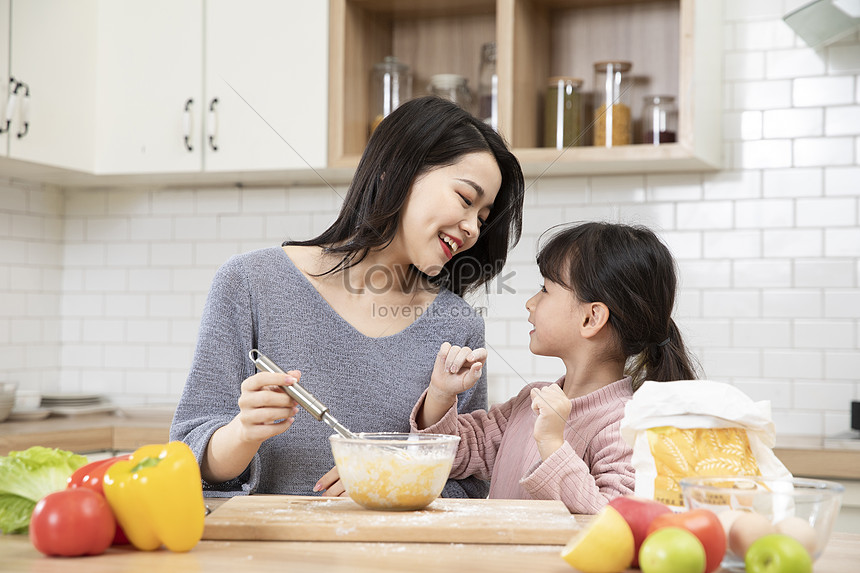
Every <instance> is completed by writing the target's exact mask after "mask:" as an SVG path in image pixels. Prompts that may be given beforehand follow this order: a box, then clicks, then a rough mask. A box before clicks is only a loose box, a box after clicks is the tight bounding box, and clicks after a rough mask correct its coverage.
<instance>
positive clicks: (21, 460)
mask: <svg viewBox="0 0 860 573" xmlns="http://www.w3.org/2000/svg"><path fill="white" fill-rule="evenodd" d="M86 463H87V458H85V457H84V456H80V455H78V454H74V453H72V452H68V451H66V450H58V449H55V448H45V447H42V446H33V447H32V448H28V449H26V450H24V451H22V452H9V455H8V456H3V457H0V532H2V533H24V532H26V531H27V528H28V527H29V525H30V516H31V515H32V513H33V508H35V507H36V503H37V502H38V501H39V500H40V499H42V498H43V497H45V496H46V495H48V494H49V493H53V492H55V491H59V490H61V489H65V487H66V482H67V480H68V479H69V476H71V475H72V474H73V473H75V470H76V469H78V468H79V467H81V466H83V465H85V464H86Z"/></svg>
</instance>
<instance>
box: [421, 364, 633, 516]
mask: <svg viewBox="0 0 860 573" xmlns="http://www.w3.org/2000/svg"><path fill="white" fill-rule="evenodd" d="M554 383H555V384H561V385H563V384H564V377H562V378H561V379H560V380H558V381H556V382H554ZM548 384H552V382H538V383H534V384H529V385H527V386H525V387H524V388H523V389H522V390H521V391H520V393H519V394H518V395H517V396H515V397H514V398H511V399H510V400H508V401H507V402H505V403H503V404H497V405H494V406H492V407H490V409H489V410H475V411H474V412H471V413H469V414H460V415H458V414H457V407H456V403H455V404H454V406H452V407H451V409H449V410H448V412H447V413H446V414H445V415H444V416H443V417H442V419H441V420H439V422H437V423H436V424H434V425H433V426H430V427H429V428H425V429H424V430H420V431H421V432H422V433H433V434H451V435H455V436H460V444H459V446H458V448H457V455H456V458H455V459H454V466H453V468H452V469H451V478H452V479H459V478H463V477H466V476H471V475H475V476H477V477H479V478H480V479H485V480H486V479H489V480H491V481H490V493H489V497H490V498H496V499H560V500H561V501H562V502H564V504H565V505H566V506H567V508H568V509H569V510H570V511H571V513H581V514H593V513H597V511H598V510H600V508H602V507H603V506H604V505H606V503H607V502H608V501H609V500H610V499H612V498H614V497H617V496H620V495H626V494H630V493H633V485H634V476H633V465H632V464H631V463H630V458H631V456H632V454H633V449H632V448H631V447H630V446H629V445H628V444H627V443H626V442H625V441H624V440H623V439H622V438H621V434H620V432H619V426H620V424H621V418H622V417H623V416H624V404H625V403H626V402H627V401H628V400H630V398H632V396H633V388H632V385H631V379H630V378H629V377H627V378H622V379H621V380H618V381H617V382H613V383H612V384H609V385H607V386H604V387H603V388H600V389H599V390H595V391H594V392H591V393H590V394H587V395H586V396H582V397H579V398H574V399H572V400H571V401H570V402H571V409H570V416H569V417H568V423H567V427H566V428H565V431H564V439H565V443H564V445H563V446H562V447H561V448H559V449H558V450H556V451H555V452H554V453H553V454H552V455H550V457H548V458H547V459H546V460H544V461H541V459H540V453H539V452H538V448H537V444H536V443H535V440H534V437H533V434H534V424H535V420H536V419H537V414H535V413H534V412H533V411H532V408H531V397H530V396H529V393H530V392H531V389H532V388H534V387H543V386H547V385H548ZM426 395H427V392H426V391H425V392H424V394H422V396H421V398H419V400H418V403H417V404H416V405H415V408H413V410H412V416H411V419H410V422H411V424H412V430H413V431H418V426H417V424H416V421H415V420H416V415H417V413H418V410H419V409H420V408H421V406H422V405H423V404H424V399H425V397H426Z"/></svg>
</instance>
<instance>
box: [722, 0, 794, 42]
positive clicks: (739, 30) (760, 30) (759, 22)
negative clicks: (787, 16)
mask: <svg viewBox="0 0 860 573" xmlns="http://www.w3.org/2000/svg"><path fill="white" fill-rule="evenodd" d="M753 4H755V5H756V6H755V7H754V6H753ZM777 4H779V2H777V1H776V0H767V1H765V2H747V3H745V2H744V0H731V1H730V2H727V3H726V4H725V5H724V8H723V18H724V19H725V20H726V21H729V22H731V21H734V20H738V23H737V24H735V29H736V34H735V36H736V37H735V42H736V46H735V49H738V50H765V49H773V48H790V47H792V46H794V36H795V35H794V32H793V31H792V30H791V28H789V27H788V26H787V25H786V24H785V22H783V21H782V7H781V6H780V7H777V6H776V5H777ZM774 11H776V12H779V13H778V14H776V15H773V16H770V17H768V16H766V14H773V12H774Z"/></svg>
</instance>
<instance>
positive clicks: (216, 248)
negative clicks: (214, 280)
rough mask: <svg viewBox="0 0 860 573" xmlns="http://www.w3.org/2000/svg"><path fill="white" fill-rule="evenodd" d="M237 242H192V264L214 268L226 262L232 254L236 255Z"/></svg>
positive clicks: (237, 250) (237, 251)
mask: <svg viewBox="0 0 860 573" xmlns="http://www.w3.org/2000/svg"><path fill="white" fill-rule="evenodd" d="M240 252H241V251H240V250H239V243H238V242H237V241H219V242H211V243H210V242H199V243H195V244H194V264H195V265H202V266H207V267H212V268H213V271H212V273H213V275H214V273H215V269H217V268H218V267H220V266H221V265H223V264H224V263H226V262H227V259H229V258H230V257H232V256H233V255H238V254H239V253H240Z"/></svg>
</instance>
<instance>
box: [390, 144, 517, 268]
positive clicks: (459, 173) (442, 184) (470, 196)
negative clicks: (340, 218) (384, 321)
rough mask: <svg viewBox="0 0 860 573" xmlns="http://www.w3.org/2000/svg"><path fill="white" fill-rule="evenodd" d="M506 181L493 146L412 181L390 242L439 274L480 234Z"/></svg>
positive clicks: (420, 265) (419, 265)
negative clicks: (396, 228)
mask: <svg viewBox="0 0 860 573" xmlns="http://www.w3.org/2000/svg"><path fill="white" fill-rule="evenodd" d="M501 185H502V173H501V171H500V170H499V166H498V164H497V163H496V159H495V157H493V154H491V153H490V152H475V153H469V154H467V155H464V156H463V157H461V158H460V160H458V161H457V162H456V163H454V164H453V165H447V166H444V167H438V168H435V169H432V170H430V171H428V172H427V173H425V174H424V175H422V176H420V177H419V178H418V179H416V180H415V182H414V183H413V184H412V189H410V191H409V197H408V198H407V199H406V205H405V206H404V208H403V212H402V213H401V215H400V226H399V230H398V232H397V236H396V237H395V238H394V241H392V244H391V247H392V248H393V249H394V250H395V251H394V252H396V253H398V254H399V255H400V256H401V257H403V258H404V259H405V260H406V261H407V262H408V263H411V264H412V265H414V266H415V267H416V268H417V269H418V270H420V271H421V272H423V273H425V274H427V275H429V276H436V275H438V274H439V272H440V271H441V270H442V267H443V266H444V265H445V263H447V262H448V261H449V260H450V259H451V258H452V257H453V256H454V255H455V254H456V253H459V252H462V251H465V250H468V249H469V248H471V247H472V246H473V245H474V244H475V242H476V241H477V240H478V235H479V234H480V232H481V225H482V224H483V222H484V221H486V220H487V217H489V215H490V210H491V209H492V208H493V202H494V201H495V200H496V195H497V194H498V193H499V188H500V187H501Z"/></svg>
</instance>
